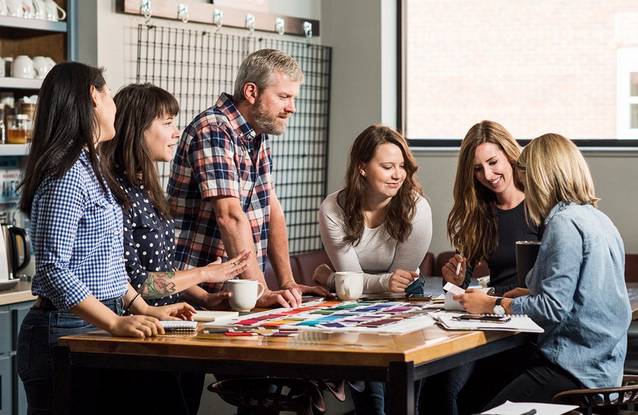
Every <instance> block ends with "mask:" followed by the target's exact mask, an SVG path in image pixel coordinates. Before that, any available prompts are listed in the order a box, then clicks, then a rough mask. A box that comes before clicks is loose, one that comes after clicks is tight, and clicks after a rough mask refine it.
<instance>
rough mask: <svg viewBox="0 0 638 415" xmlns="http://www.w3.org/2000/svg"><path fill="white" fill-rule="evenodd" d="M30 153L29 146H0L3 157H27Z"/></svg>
mask: <svg viewBox="0 0 638 415" xmlns="http://www.w3.org/2000/svg"><path fill="white" fill-rule="evenodd" d="M27 153H29V144H0V157H1V156H25V155H27Z"/></svg>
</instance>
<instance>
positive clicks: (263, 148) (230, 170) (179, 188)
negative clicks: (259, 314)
mask: <svg viewBox="0 0 638 415" xmlns="http://www.w3.org/2000/svg"><path fill="white" fill-rule="evenodd" d="M271 165H272V158H271V153H270V142H269V139H268V135H266V134H260V135H256V134H255V130H253V128H252V127H251V126H250V125H249V124H248V123H247V122H246V120H245V118H244V117H243V116H242V115H241V113H240V112H239V111H238V110H237V107H236V106H235V104H234V103H233V101H232V98H231V97H230V96H229V95H228V94H222V95H221V96H220V97H219V99H218V100H217V102H216V104H215V105H214V106H213V107H211V108H208V109H207V110H205V111H204V112H202V113H201V114H199V115H198V116H197V117H195V119H194V120H193V121H192V122H191V123H190V124H189V125H188V127H186V129H185V130H184V133H183V134H182V138H181V139H180V142H179V145H178V148H177V152H176V155H175V159H174V160H173V166H172V169H171V176H170V180H169V182H168V189H167V192H168V195H169V203H170V205H171V214H172V216H173V218H174V219H175V227H176V233H177V250H176V254H175V266H176V267H177V268H179V269H185V268H190V267H200V266H205V265H207V264H209V263H210V262H212V261H214V260H215V259H217V258H218V257H222V258H223V257H226V256H227V255H226V252H225V249H224V244H223V242H222V238H221V233H220V230H219V226H218V224H217V222H216V220H215V212H214V210H213V203H212V199H214V198H216V197H235V198H237V199H239V203H240V205H241V206H242V209H243V211H244V213H245V214H246V217H247V218H248V221H249V223H250V228H251V231H252V235H253V242H254V244H255V245H254V246H255V252H256V254H257V262H258V263H259V265H260V266H261V268H262V270H263V269H264V265H265V258H266V255H267V249H268V229H269V223H270V195H271V193H272V192H273V181H272V176H271Z"/></svg>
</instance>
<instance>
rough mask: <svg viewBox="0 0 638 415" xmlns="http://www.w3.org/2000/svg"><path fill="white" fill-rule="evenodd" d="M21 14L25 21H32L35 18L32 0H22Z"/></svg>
mask: <svg viewBox="0 0 638 415" xmlns="http://www.w3.org/2000/svg"><path fill="white" fill-rule="evenodd" d="M22 12H23V15H22V17H24V18H25V19H33V18H34V17H35V6H34V5H33V0H22Z"/></svg>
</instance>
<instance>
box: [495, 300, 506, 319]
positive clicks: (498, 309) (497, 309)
mask: <svg viewBox="0 0 638 415" xmlns="http://www.w3.org/2000/svg"><path fill="white" fill-rule="evenodd" d="M502 301H503V297H496V302H495V303H494V310H493V313H494V314H496V315H497V316H504V315H505V308H504V307H503V306H502V305H501V302H502Z"/></svg>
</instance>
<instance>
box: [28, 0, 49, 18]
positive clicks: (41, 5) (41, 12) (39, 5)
mask: <svg viewBox="0 0 638 415" xmlns="http://www.w3.org/2000/svg"><path fill="white" fill-rule="evenodd" d="M31 1H32V2H33V3H32V4H33V17H34V18H36V19H41V20H44V19H46V18H47V13H48V7H47V3H46V2H45V1H44V0H31Z"/></svg>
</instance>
